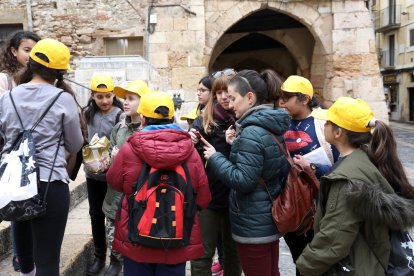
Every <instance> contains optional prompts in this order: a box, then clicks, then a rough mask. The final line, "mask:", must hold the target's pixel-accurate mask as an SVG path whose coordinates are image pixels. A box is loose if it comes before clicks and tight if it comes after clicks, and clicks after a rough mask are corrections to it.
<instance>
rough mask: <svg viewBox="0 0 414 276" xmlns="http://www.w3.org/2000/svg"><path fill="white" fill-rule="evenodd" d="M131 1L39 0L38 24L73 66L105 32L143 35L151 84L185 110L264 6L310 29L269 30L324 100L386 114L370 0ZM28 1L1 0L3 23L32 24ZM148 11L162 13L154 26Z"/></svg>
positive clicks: (95, 48) (35, 3) (99, 44)
mask: <svg viewBox="0 0 414 276" xmlns="http://www.w3.org/2000/svg"><path fill="white" fill-rule="evenodd" d="M129 2H130V3H131V4H132V6H133V7H134V8H133V7H131V5H130V4H129V3H128V1H122V0H89V1H87V0H72V1H66V0H55V1H51V0H32V13H33V30H34V31H36V32H37V33H39V34H40V35H41V36H42V37H54V38H57V39H59V40H60V41H62V42H64V43H65V44H66V45H68V46H69V47H70V48H71V52H72V55H73V61H74V66H73V67H74V69H76V61H77V60H78V59H79V58H81V57H83V56H86V55H103V54H105V48H104V42H103V41H104V40H103V38H105V37H128V36H142V37H144V44H145V45H144V52H145V54H144V57H145V58H146V59H147V60H148V61H149V62H150V64H152V65H153V66H154V69H155V71H156V73H155V74H154V77H153V79H152V80H151V82H152V83H153V85H154V87H157V88H160V89H162V90H174V91H175V92H177V91H178V92H180V93H181V97H183V98H184V99H185V100H186V101H188V102H189V103H188V104H185V105H184V110H183V112H184V113H185V112H187V110H188V109H190V108H192V107H193V106H194V105H195V102H194V101H195V99H196V98H195V88H196V85H197V82H198V80H199V79H200V78H201V77H202V76H203V75H205V74H207V72H208V70H209V69H210V68H209V65H210V64H211V61H212V60H213V59H214V58H215V57H216V56H217V53H219V52H220V49H219V48H218V47H223V44H222V42H225V43H230V42H231V39H232V38H231V37H230V38H228V37H227V38H226V35H225V32H226V30H228V29H229V28H230V27H231V26H232V25H233V24H235V23H236V22H238V21H239V20H241V19H243V18H245V17H247V16H249V15H250V14H252V13H254V12H255V11H258V10H259V9H263V8H268V9H273V10H275V11H278V12H281V13H284V14H287V15H289V16H290V17H292V18H294V19H296V20H297V21H299V22H300V23H302V24H303V25H304V26H306V29H307V30H306V32H305V33H303V34H300V33H296V34H295V33H289V32H288V31H279V30H276V31H269V32H267V35H269V36H271V37H273V38H274V39H276V40H278V41H279V42H281V43H283V44H284V45H285V46H286V45H287V46H286V47H289V49H290V50H291V51H290V54H291V55H292V57H293V58H294V59H295V60H296V63H297V64H298V69H297V71H298V73H301V74H303V75H305V76H307V77H309V78H310V79H311V81H312V82H313V84H314V86H315V90H316V91H317V93H318V94H319V95H320V96H321V97H322V98H323V99H325V100H327V101H333V100H335V99H336V98H337V97H338V96H340V95H350V96H355V97H362V98H364V99H366V100H368V101H369V102H370V103H371V105H372V106H373V107H374V108H375V110H376V112H377V113H379V115H378V117H380V118H386V108H385V103H384V101H383V100H384V95H383V90H382V89H383V88H382V87H383V85H382V79H381V78H380V74H379V67H378V63H377V58H376V49H375V38H374V31H373V26H372V20H371V15H370V14H369V11H368V9H367V8H366V6H365V5H366V3H365V1H362V0H346V1H345V0H332V1H319V0H307V1H303V0H302V1H300V0H296V1H295V0H290V1H281V0H245V1H239V0H158V1H156V0H155V1H153V2H152V3H153V4H152V5H153V6H152V7H149V6H148V4H147V1H142V0H129ZM25 5H26V1H22V0H17V1H16V0H2V1H1V3H0V23H7V21H10V22H11V21H13V20H14V21H18V20H20V21H21V22H23V23H24V26H25V27H27V16H26V11H25V10H26V6H25ZM149 12H150V13H151V14H156V18H157V22H156V24H155V25H154V26H151V28H150V32H148V31H147V23H146V22H147V17H148V13H149ZM11 15H15V16H11ZM304 36H305V37H309V38H310V39H306V41H307V43H304V42H303V41H302V39H301V38H303V37H304ZM229 39H230V40H229ZM226 40H227V41H226ZM310 41H311V42H310ZM218 42H219V43H218Z"/></svg>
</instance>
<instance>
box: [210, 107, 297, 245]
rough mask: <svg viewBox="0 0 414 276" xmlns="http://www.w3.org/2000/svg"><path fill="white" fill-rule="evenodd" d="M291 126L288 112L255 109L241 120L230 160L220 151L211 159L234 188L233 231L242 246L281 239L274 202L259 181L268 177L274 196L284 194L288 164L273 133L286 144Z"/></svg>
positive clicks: (234, 237) (231, 200) (218, 176)
mask: <svg viewBox="0 0 414 276" xmlns="http://www.w3.org/2000/svg"><path fill="white" fill-rule="evenodd" d="M288 126H289V117H288V114H287V113H286V111H284V110H282V109H273V108H271V107H270V106H267V105H261V106H257V107H254V108H252V109H250V110H249V111H247V113H246V114H245V115H244V116H243V117H242V118H240V119H239V120H238V121H237V125H236V128H237V129H236V130H237V134H236V135H237V137H236V139H235V140H234V142H233V144H232V147H231V152H230V157H229V160H228V159H227V158H226V157H225V156H224V155H223V154H221V153H219V152H216V153H214V154H213V155H212V156H211V157H210V159H209V160H208V163H207V164H208V166H209V167H210V166H211V169H212V170H213V173H214V174H216V175H217V178H220V179H222V181H223V183H225V184H226V185H227V186H228V187H230V188H231V191H230V200H229V205H230V221H231V230H232V235H233V239H234V240H235V241H237V242H239V243H250V244H264V243H270V242H273V241H275V240H277V239H279V238H280V237H281V235H280V234H279V233H278V231H277V229H276V227H275V224H274V222H273V220H272V216H271V201H270V199H269V196H268V194H267V193H266V192H265V190H264V189H263V188H262V187H261V186H260V185H259V179H260V177H263V178H264V180H265V182H266V183H267V186H268V188H269V190H270V192H271V193H272V196H273V197H276V196H277V195H279V194H280V192H281V190H282V188H283V186H284V183H285V177H286V175H287V168H288V162H287V160H286V158H285V157H284V156H283V153H281V152H280V150H279V147H278V146H277V144H276V141H275V138H274V137H273V136H272V135H271V133H273V134H275V135H276V136H278V138H279V140H280V141H283V137H282V135H283V134H284V133H285V131H286V130H287V129H288Z"/></svg>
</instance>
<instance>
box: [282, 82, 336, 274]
mask: <svg viewBox="0 0 414 276" xmlns="http://www.w3.org/2000/svg"><path fill="white" fill-rule="evenodd" d="M281 90H282V94H281V97H280V100H279V105H280V107H282V108H284V109H286V111H287V112H288V113H289V115H290V124H289V130H288V131H287V132H286V133H285V135H284V137H285V142H286V146H287V149H288V151H289V153H290V155H291V156H292V157H293V160H294V161H295V162H297V163H298V164H300V165H301V166H302V167H309V166H310V167H311V168H312V169H314V170H315V173H316V176H317V177H318V178H320V177H321V176H323V175H324V174H325V173H327V172H328V171H329V169H330V168H331V166H332V164H333V163H334V162H335V161H336V160H337V159H338V156H339V152H338V150H337V149H336V148H335V147H332V146H331V145H330V144H329V143H328V142H326V140H325V135H324V124H325V121H323V120H318V119H315V118H314V117H313V116H312V115H311V113H312V109H313V108H314V107H316V106H317V105H318V103H317V99H316V97H315V96H313V86H312V84H311V82H310V81H309V80H308V79H306V78H304V77H301V76H295V75H292V76H290V77H289V78H287V79H286V81H285V82H284V83H283V84H282V88H281ZM283 238H284V239H285V241H286V243H287V245H288V247H289V249H290V252H291V253H292V258H293V261H294V262H295V263H296V260H297V259H298V258H299V256H300V254H302V251H303V249H304V248H305V247H306V245H307V244H308V243H310V242H311V241H312V238H313V230H309V231H308V232H307V233H305V234H303V235H297V234H296V233H295V232H293V233H286V234H285V235H284V236H283ZM296 275H300V274H299V271H298V270H296Z"/></svg>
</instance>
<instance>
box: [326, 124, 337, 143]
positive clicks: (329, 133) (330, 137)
mask: <svg viewBox="0 0 414 276" xmlns="http://www.w3.org/2000/svg"><path fill="white" fill-rule="evenodd" d="M324 134H325V140H326V142H328V143H330V144H333V145H335V139H334V130H333V127H332V124H331V122H330V121H326V122H325V129H324Z"/></svg>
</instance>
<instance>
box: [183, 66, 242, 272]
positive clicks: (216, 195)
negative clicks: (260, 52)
mask: <svg viewBox="0 0 414 276" xmlns="http://www.w3.org/2000/svg"><path fill="white" fill-rule="evenodd" d="M233 72H234V73H233V74H232V75H230V76H227V75H226V74H221V75H220V76H219V77H217V78H215V79H214V82H213V88H212V90H211V93H210V99H209V101H208V103H207V105H206V107H205V109H204V112H203V114H202V115H201V116H199V117H197V119H196V120H195V121H194V123H193V128H192V129H191V131H190V132H189V133H190V135H191V137H192V140H193V142H194V143H195V144H196V145H197V146H198V148H199V152H200V155H201V156H203V151H204V150H203V144H202V143H198V142H199V139H198V138H197V135H196V133H197V132H199V133H200V134H201V136H202V137H204V138H205V139H206V140H207V141H208V142H209V143H210V144H211V145H213V146H214V147H215V148H216V150H217V151H218V152H221V153H222V154H223V155H224V156H226V157H227V158H228V157H229V155H230V148H231V146H230V144H228V143H227V142H226V136H225V133H226V130H227V129H228V128H229V127H230V126H234V123H235V116H234V112H233V110H232V109H231V108H230V106H229V97H228V92H227V85H228V83H229V80H230V78H231V77H233V76H234V74H235V71H233ZM206 173H207V177H208V183H209V186H210V191H211V196H212V201H211V202H210V205H209V206H208V207H207V209H205V210H203V211H201V212H200V226H201V233H202V236H203V244H204V248H205V252H206V253H205V254H204V256H203V257H201V258H200V259H197V260H194V261H192V262H191V274H193V275H199V276H203V275H211V273H212V269H211V267H212V265H211V263H212V258H213V257H214V253H215V251H216V246H217V247H219V246H218V243H217V236H220V237H221V241H222V248H223V249H224V259H223V263H222V265H223V266H224V267H225V274H226V275H240V274H241V267H240V261H239V257H238V255H237V251H236V244H235V243H234V241H233V239H232V237H231V227H230V220H229V212H228V210H229V192H230V189H229V188H228V187H227V186H226V185H225V183H224V182H223V181H222V180H221V179H220V178H218V177H217V176H216V175H215V174H214V173H213V171H212V170H211V167H207V168H206ZM219 258H220V256H219Z"/></svg>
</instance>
